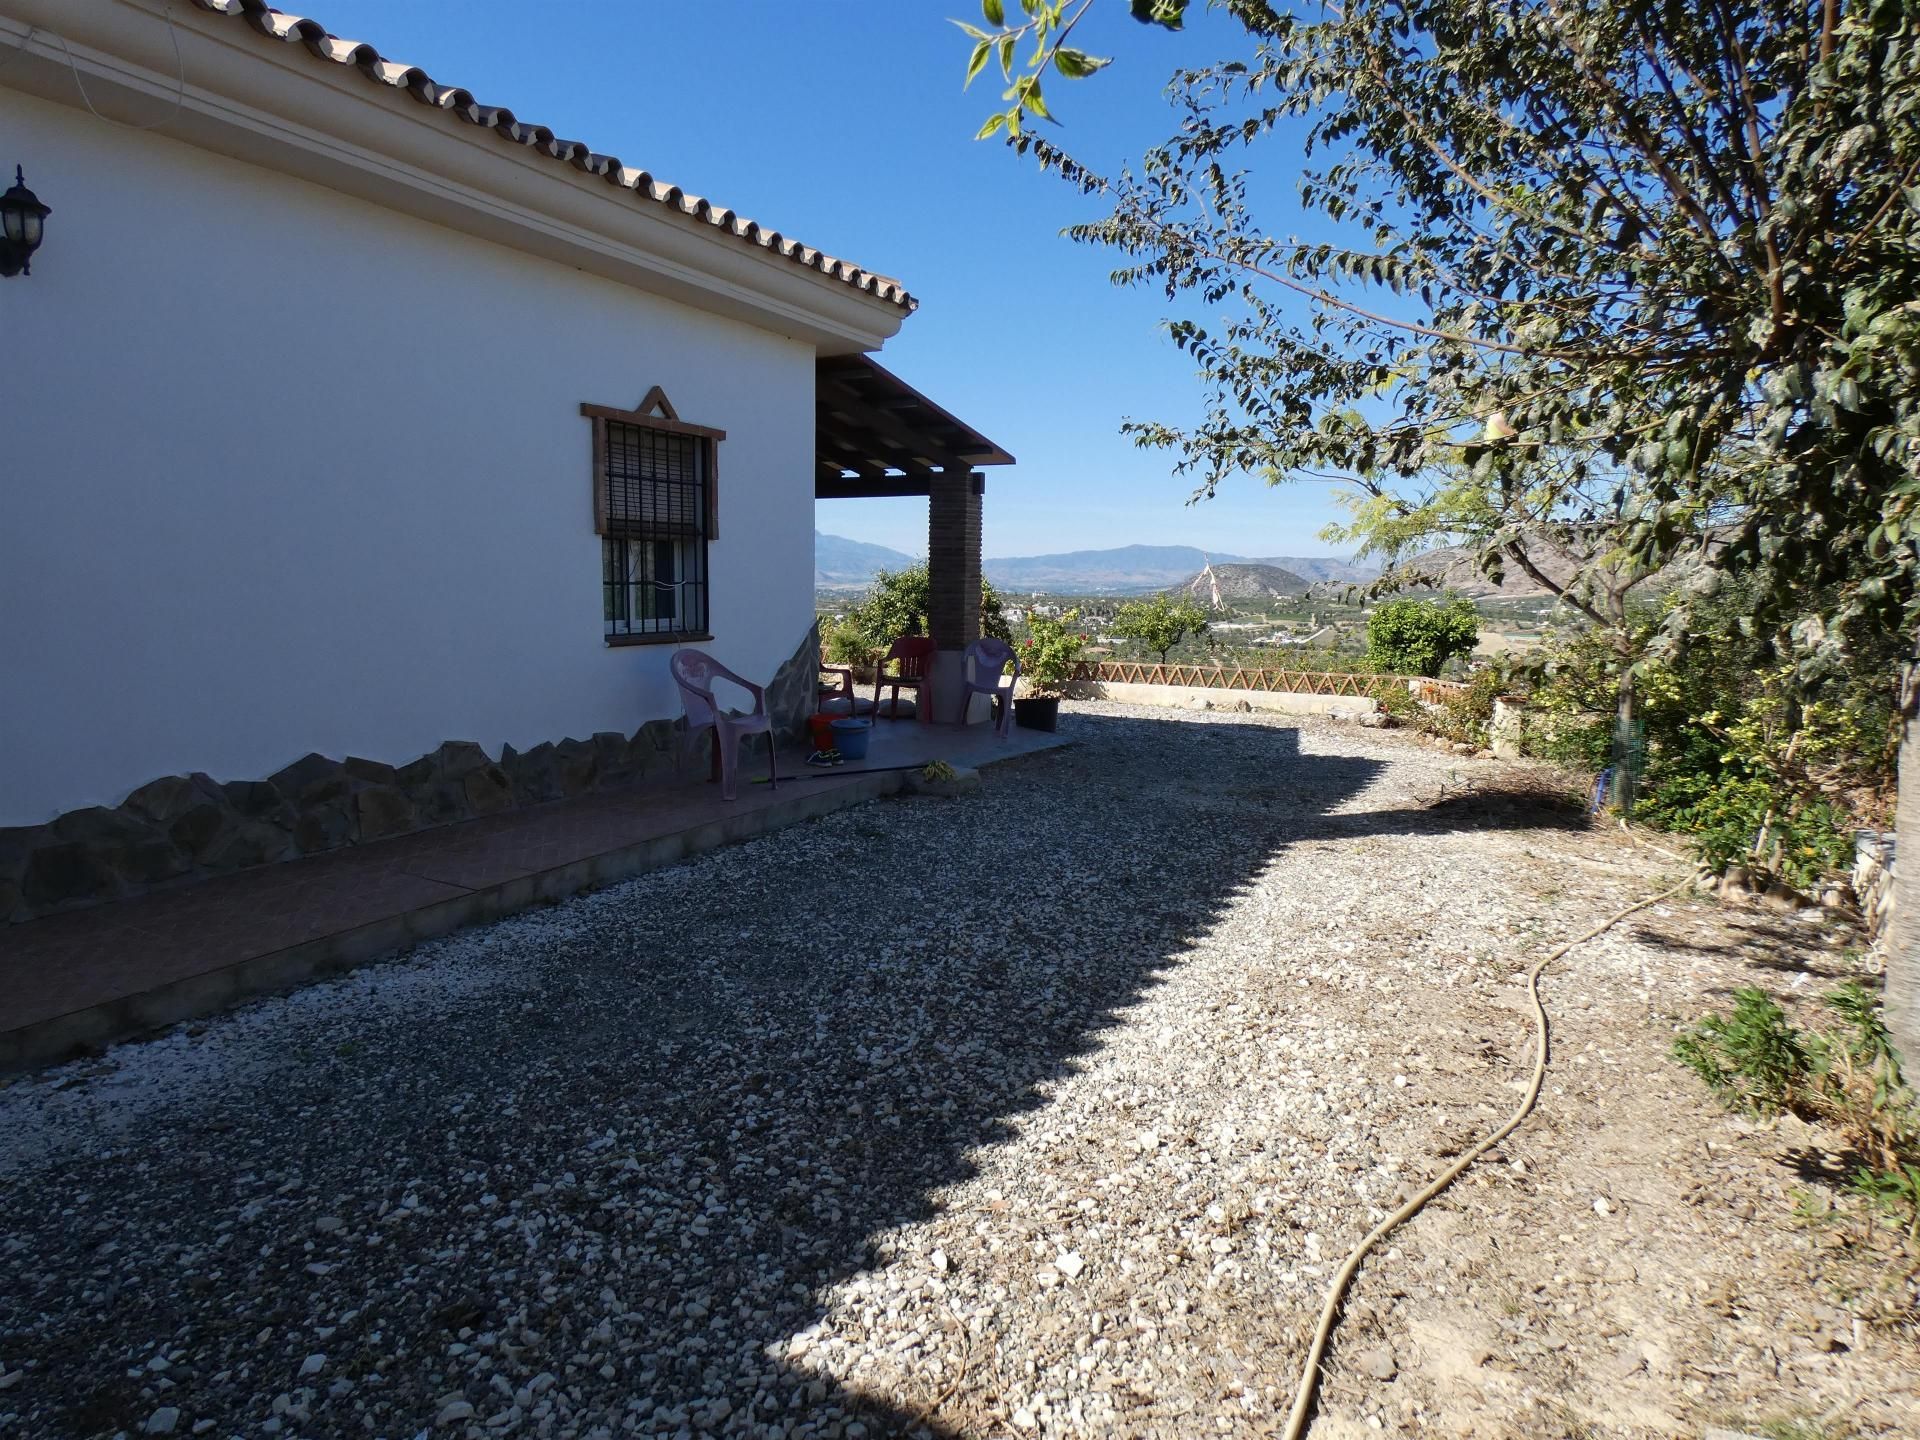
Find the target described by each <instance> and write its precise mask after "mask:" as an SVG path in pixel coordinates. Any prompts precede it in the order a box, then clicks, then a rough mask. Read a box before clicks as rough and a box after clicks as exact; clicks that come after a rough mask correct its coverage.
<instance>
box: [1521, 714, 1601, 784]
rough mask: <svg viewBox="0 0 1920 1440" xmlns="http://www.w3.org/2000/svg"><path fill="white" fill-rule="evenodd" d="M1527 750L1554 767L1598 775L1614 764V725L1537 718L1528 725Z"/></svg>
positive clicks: (1589, 721)
mask: <svg viewBox="0 0 1920 1440" xmlns="http://www.w3.org/2000/svg"><path fill="white" fill-rule="evenodd" d="M1525 749H1526V752H1527V754H1529V755H1532V756H1535V757H1536V758H1538V759H1541V760H1545V761H1548V762H1550V763H1551V764H1554V765H1565V766H1567V767H1568V768H1569V769H1573V770H1585V771H1588V772H1589V773H1593V774H1597V773H1598V772H1600V771H1602V770H1604V769H1606V768H1607V766H1608V765H1610V764H1611V763H1612V762H1613V722H1612V721H1611V720H1608V719H1605V718H1600V719H1594V720H1579V721H1576V720H1572V719H1570V718H1567V717H1561V716H1552V715H1545V716H1538V717H1534V718H1533V719H1532V720H1531V722H1530V723H1529V724H1528V726H1527V735H1526V740H1525Z"/></svg>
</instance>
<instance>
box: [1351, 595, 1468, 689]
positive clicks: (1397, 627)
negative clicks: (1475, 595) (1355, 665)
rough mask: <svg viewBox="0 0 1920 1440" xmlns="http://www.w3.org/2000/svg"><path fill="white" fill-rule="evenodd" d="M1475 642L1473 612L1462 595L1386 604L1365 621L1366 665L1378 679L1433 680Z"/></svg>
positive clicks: (1393, 601) (1376, 607)
mask: <svg viewBox="0 0 1920 1440" xmlns="http://www.w3.org/2000/svg"><path fill="white" fill-rule="evenodd" d="M1479 639H1480V615H1479V612H1478V611H1476V610H1475V609H1474V608H1473V602H1472V601H1471V600H1468V599H1467V598H1466V597H1464V596H1461V595H1455V596H1453V597H1452V598H1451V599H1448V600H1446V601H1445V602H1441V601H1437V600H1404V599H1403V600H1386V601H1382V602H1381V603H1380V604H1379V605H1376V606H1375V607H1374V610H1373V613H1372V614H1371V615H1369V616H1368V617H1367V663H1368V664H1369V665H1371V666H1373V668H1374V669H1375V670H1378V671H1379V672H1381V673H1382V674H1383V675H1438V674H1439V673H1440V671H1441V670H1442V669H1443V668H1444V667H1445V666H1446V663H1447V661H1449V660H1451V659H1453V657H1454V656H1456V655H1468V654H1471V653H1472V652H1473V647H1474V645H1475V643H1476V642H1477V641H1478V640H1479Z"/></svg>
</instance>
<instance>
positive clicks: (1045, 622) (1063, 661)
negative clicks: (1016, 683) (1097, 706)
mask: <svg viewBox="0 0 1920 1440" xmlns="http://www.w3.org/2000/svg"><path fill="white" fill-rule="evenodd" d="M1079 627H1080V612H1079V611H1078V610H1069V611H1067V612H1066V614H1064V615H1042V614H1040V613H1039V612H1037V611H1029V612H1028V614H1027V638H1026V640H1025V641H1024V642H1022V644H1021V646H1020V648H1019V650H1018V651H1017V652H1016V653H1017V654H1018V655H1019V657H1020V678H1021V679H1022V680H1024V681H1025V682H1026V685H1027V689H1028V691H1029V693H1031V694H1034V695H1058V694H1059V693H1060V692H1061V691H1063V690H1065V689H1066V688H1067V682H1068V681H1069V680H1071V679H1072V678H1073V667H1074V666H1075V665H1077V664H1079V663H1080V651H1081V648H1082V647H1083V646H1085V645H1086V643H1087V637H1086V636H1085V635H1083V634H1081V633H1080V628H1079Z"/></svg>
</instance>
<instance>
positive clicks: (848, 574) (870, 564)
mask: <svg viewBox="0 0 1920 1440" xmlns="http://www.w3.org/2000/svg"><path fill="white" fill-rule="evenodd" d="M917 563H918V562H917V560H916V559H915V557H914V556H912V555H905V554H902V553H901V552H900V551H898V550H889V549H888V548H887V547H886V546H884V545H869V544H867V543H866V542H865V541H863V540H849V539H847V537H846V536H844V535H823V534H821V533H820V532H819V531H818V530H816V531H814V532H813V585H814V588H815V589H816V590H847V589H858V590H864V589H866V588H867V586H869V585H871V584H872V583H873V576H874V572H875V571H878V570H899V569H902V568H904V567H905V566H908V565H913V564H917Z"/></svg>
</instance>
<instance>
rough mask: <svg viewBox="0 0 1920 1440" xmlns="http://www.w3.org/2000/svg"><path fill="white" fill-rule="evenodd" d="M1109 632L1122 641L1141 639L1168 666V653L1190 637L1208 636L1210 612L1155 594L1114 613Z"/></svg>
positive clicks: (1188, 602) (1122, 606) (1132, 601)
mask: <svg viewBox="0 0 1920 1440" xmlns="http://www.w3.org/2000/svg"><path fill="white" fill-rule="evenodd" d="M1107 628H1108V630H1109V632H1110V633H1112V634H1114V635H1117V636H1119V637H1120V638H1121V639H1123V640H1138V641H1139V642H1140V643H1141V644H1143V645H1145V646H1146V647H1147V649H1149V650H1151V651H1153V652H1154V653H1156V654H1157V655H1159V657H1160V663H1161V664H1163V665H1164V664H1166V662H1167V654H1168V652H1169V651H1171V650H1172V649H1173V648H1174V646H1176V645H1178V644H1179V643H1180V642H1181V641H1182V640H1184V639H1186V638H1187V636H1189V635H1194V636H1200V635H1205V634H1206V633H1207V612H1206V611H1205V610H1203V609H1201V608H1200V607H1199V606H1198V605H1196V604H1194V603H1193V602H1192V601H1191V600H1174V599H1170V598H1169V597H1167V596H1165V595H1155V596H1153V597H1152V598H1151V599H1148V600H1129V601H1127V602H1126V603H1125V604H1123V605H1121V606H1120V607H1119V608H1118V609H1117V610H1115V611H1114V612H1113V623H1112V624H1111V625H1110V626H1108V627H1107Z"/></svg>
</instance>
